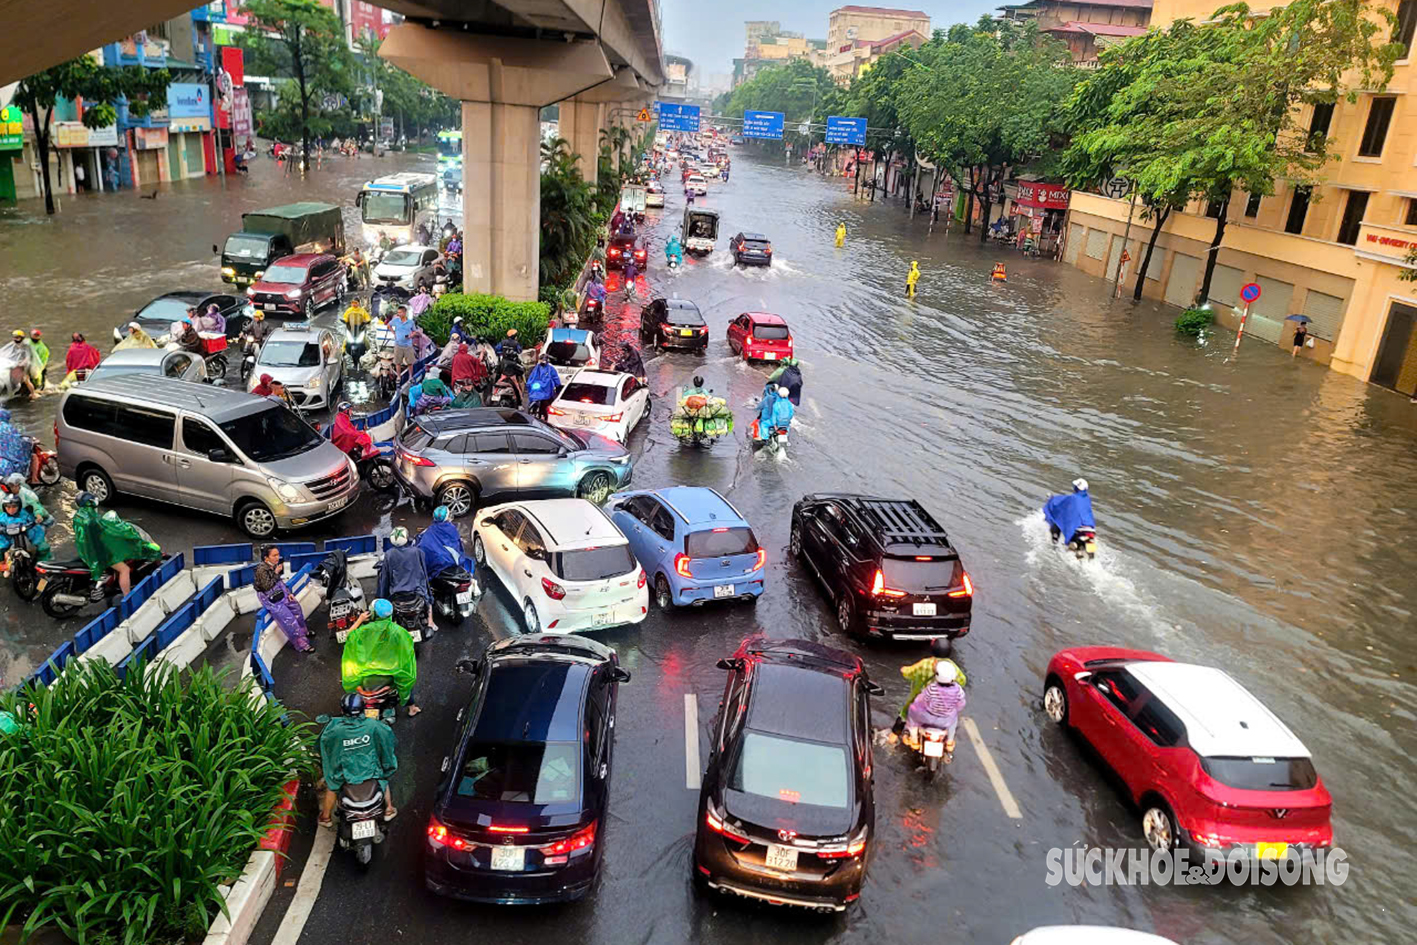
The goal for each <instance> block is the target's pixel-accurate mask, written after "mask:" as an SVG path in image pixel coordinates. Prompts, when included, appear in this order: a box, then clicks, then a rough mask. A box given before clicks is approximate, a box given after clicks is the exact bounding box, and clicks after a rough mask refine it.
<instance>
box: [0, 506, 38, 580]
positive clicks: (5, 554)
mask: <svg viewBox="0 0 1417 945" xmlns="http://www.w3.org/2000/svg"><path fill="white" fill-rule="evenodd" d="M12 525H17V526H19V527H20V529H21V531H22V532H23V533H24V535H25V537H27V538H28V539H29V540H30V544H32V545H34V548H35V557H36V559H37V560H40V561H43V560H44V559H45V558H48V557H49V542H47V541H45V539H44V526H43V525H41V524H40V523H39V522H37V521H35V517H34V513H32V512H31V511H30V510H29V509H27V508H25V506H24V503H23V502H21V501H20V497H19V496H18V495H16V494H15V493H13V492H7V493H5V496H4V499H3V500H0V575H5V574H7V573H8V572H9V570H10V547H11V546H12V545H13V544H14V543H15V538H16V537H17V536H12V535H10V534H8V531H9V527H10V526H12Z"/></svg>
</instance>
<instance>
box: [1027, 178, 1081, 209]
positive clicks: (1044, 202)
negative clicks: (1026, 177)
mask: <svg viewBox="0 0 1417 945" xmlns="http://www.w3.org/2000/svg"><path fill="white" fill-rule="evenodd" d="M1071 196H1072V191H1070V190H1068V188H1066V187H1064V186H1063V185H1062V184H1040V183H1036V182H1033V181H1020V182H1019V185H1018V197H1017V198H1015V201H1016V202H1017V203H1018V205H1019V206H1021V207H1040V208H1042V209H1044V210H1066V209H1068V199H1069V198H1070V197H1071Z"/></svg>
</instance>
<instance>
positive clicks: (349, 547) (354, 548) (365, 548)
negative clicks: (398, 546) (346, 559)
mask: <svg viewBox="0 0 1417 945" xmlns="http://www.w3.org/2000/svg"><path fill="white" fill-rule="evenodd" d="M378 550H379V536H378V535H356V536H355V537H353V538H331V539H329V540H328V541H326V542H325V551H327V552H328V551H343V552H344V553H345V554H349V555H372V554H375V553H376V552H378Z"/></svg>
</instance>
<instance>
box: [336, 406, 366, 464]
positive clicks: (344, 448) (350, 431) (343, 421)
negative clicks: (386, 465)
mask: <svg viewBox="0 0 1417 945" xmlns="http://www.w3.org/2000/svg"><path fill="white" fill-rule="evenodd" d="M353 410H354V405H353V404H351V403H350V402H349V401H347V400H346V401H344V402H343V403H341V404H340V405H339V409H338V412H337V413H336V414H335V422H334V423H333V424H331V425H330V442H331V443H333V444H334V445H335V446H337V447H339V451H340V452H341V453H344V454H345V455H346V456H349V457H351V458H353V457H354V450H355V449H358V450H359V455H360V456H368V455H370V454H372V453H373V452H374V440H373V438H372V437H370V436H369V434H368V433H367V432H366V431H364V430H361V429H359V428H358V427H357V426H355V425H354V418H353V417H352V416H351V415H350V414H351V412H352V411H353Z"/></svg>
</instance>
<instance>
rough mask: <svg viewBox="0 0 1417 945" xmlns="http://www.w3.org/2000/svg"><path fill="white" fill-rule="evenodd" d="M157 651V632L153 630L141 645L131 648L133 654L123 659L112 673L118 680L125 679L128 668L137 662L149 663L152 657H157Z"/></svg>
mask: <svg viewBox="0 0 1417 945" xmlns="http://www.w3.org/2000/svg"><path fill="white" fill-rule="evenodd" d="M157 650H158V646H157V631H156V630H154V631H153V632H152V633H150V634H148V635H147V637H146V639H144V640H143V642H142V643H139V644H138V645H137V646H135V647H133V652H131V653H129V654H128V655H127V656H125V657H123V659H122V660H121V661H120V662H119V663H118V665H117V666H115V667H114V668H113V671H114V672H116V673H117V674H118V678H119V679H125V678H127V676H128V667H129V666H131V665H132V664H134V663H136V662H137V661H138V660H144V661H151V660H152V658H153V657H154V656H157Z"/></svg>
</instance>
